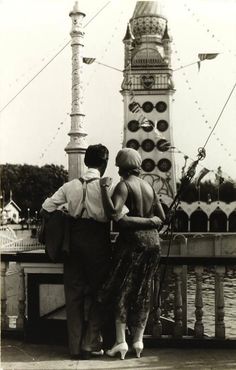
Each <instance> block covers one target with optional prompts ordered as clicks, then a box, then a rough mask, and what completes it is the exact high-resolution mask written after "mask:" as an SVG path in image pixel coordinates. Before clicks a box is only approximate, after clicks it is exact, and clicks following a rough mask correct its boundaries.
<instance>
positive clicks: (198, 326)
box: [194, 266, 204, 338]
mask: <svg viewBox="0 0 236 370" xmlns="http://www.w3.org/2000/svg"><path fill="white" fill-rule="evenodd" d="M195 274H196V295H195V317H196V321H195V324H194V335H195V337H196V338H202V337H203V336H204V325H203V322H202V316H203V310H202V308H203V299H202V274H203V267H202V266H195Z"/></svg>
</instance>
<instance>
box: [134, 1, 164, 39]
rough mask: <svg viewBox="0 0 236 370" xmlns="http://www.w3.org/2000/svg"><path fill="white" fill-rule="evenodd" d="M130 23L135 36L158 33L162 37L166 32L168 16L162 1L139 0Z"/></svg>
mask: <svg viewBox="0 0 236 370" xmlns="http://www.w3.org/2000/svg"><path fill="white" fill-rule="evenodd" d="M130 23H131V26H132V32H133V35H134V37H135V38H140V37H141V36H144V35H156V36H158V38H160V39H161V38H162V37H163V35H164V32H165V27H166V18H165V16H164V14H163V11H162V7H161V4H160V2H157V1H137V3H136V6H135V9H134V13H133V17H132V18H131V20H130Z"/></svg>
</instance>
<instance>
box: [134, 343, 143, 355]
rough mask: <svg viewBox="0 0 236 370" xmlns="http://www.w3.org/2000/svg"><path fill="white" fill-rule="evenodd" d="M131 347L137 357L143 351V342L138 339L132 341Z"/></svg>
mask: <svg viewBox="0 0 236 370" xmlns="http://www.w3.org/2000/svg"><path fill="white" fill-rule="evenodd" d="M133 349H134V350H135V352H136V357H138V358H139V357H140V355H141V353H142V351H143V342H142V341H141V340H140V341H138V342H135V343H133Z"/></svg>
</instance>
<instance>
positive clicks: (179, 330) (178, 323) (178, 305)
mask: <svg viewBox="0 0 236 370" xmlns="http://www.w3.org/2000/svg"><path fill="white" fill-rule="evenodd" d="M173 272H174V274H175V307H174V314H175V326H174V337H175V338H181V337H182V334H183V321H182V312H183V300H182V290H181V275H182V266H174V270H173Z"/></svg>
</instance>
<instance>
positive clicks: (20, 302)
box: [16, 264, 25, 329]
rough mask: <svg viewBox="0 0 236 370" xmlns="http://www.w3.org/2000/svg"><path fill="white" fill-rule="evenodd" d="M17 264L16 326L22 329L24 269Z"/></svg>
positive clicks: (23, 317) (23, 315)
mask: <svg viewBox="0 0 236 370" xmlns="http://www.w3.org/2000/svg"><path fill="white" fill-rule="evenodd" d="M18 265H19V285H18V317H17V319H16V328H17V329H22V328H23V327H24V321H25V274H24V269H23V268H22V267H21V265H20V264H18Z"/></svg>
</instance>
